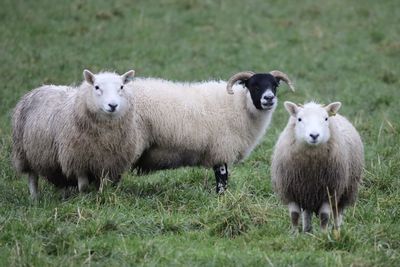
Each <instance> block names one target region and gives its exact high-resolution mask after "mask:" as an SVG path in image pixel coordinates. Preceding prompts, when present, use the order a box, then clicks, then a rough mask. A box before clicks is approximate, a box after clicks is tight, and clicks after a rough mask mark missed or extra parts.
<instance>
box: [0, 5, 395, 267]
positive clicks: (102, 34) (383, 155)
mask: <svg viewBox="0 0 400 267" xmlns="http://www.w3.org/2000/svg"><path fill="white" fill-rule="evenodd" d="M268 2H269V3H267V1H263V0H249V1H239V0H232V1H211V0H206V1H195V0H188V1H184V0H165V1H144V0H140V1H128V0H123V1H106V0H103V1H94V0H91V1H83V0H72V1H57V3H56V2H55V1H50V0H40V1H39V0H38V1H22V0H1V9H0V62H1V63H0V75H1V83H2V89H1V90H0V146H1V150H0V266H7V265H10V266H46V265H55V266H60V265H61V266H69V265H104V266H127V265H150V266H154V265H157V266H159V265H182V266H196V265H205V266H233V265H236V266H269V265H271V266H287V265H291V266H350V265H352V266H399V265H400V189H399V188H400V177H399V174H400V152H399V144H400V134H399V131H400V120H399V118H400V108H399V105H398V102H399V101H398V99H400V88H399V87H400V79H399V75H400V73H399V70H400V69H399V62H400V37H399V36H400V27H399V25H400V16H399V12H400V6H399V3H398V1H396V0H387V1H386V0H382V1H373V0H365V1H355V0H350V1H344V0H338V1H318V2H316V1H311V0H309V1H289V0H284V1H268ZM84 68H90V69H91V70H93V71H95V72H96V71H99V70H102V69H110V70H116V71H118V72H120V73H122V72H124V71H126V70H128V69H131V68H134V69H135V70H136V72H137V75H138V76H155V77H161V78H166V79H172V80H187V81H193V80H206V79H228V78H229V77H230V76H231V75H232V74H234V73H236V72H238V71H241V70H253V71H264V72H265V71H269V70H273V69H279V70H282V71H284V72H286V73H288V74H289V76H290V77H291V78H293V79H294V81H295V82H296V87H297V89H298V90H297V91H296V93H295V94H292V93H290V92H288V89H287V87H285V86H282V87H281V89H280V92H279V98H280V105H279V107H278V109H277V111H276V113H275V115H274V119H273V122H272V125H271V128H270V130H269V132H268V133H267V135H266V136H265V137H264V139H263V141H262V143H261V145H259V146H258V147H257V149H255V151H254V152H253V153H252V155H251V156H250V158H249V159H248V160H246V161H245V162H244V163H241V164H238V165H236V166H234V167H233V168H231V176H230V182H229V192H228V193H227V194H226V195H225V196H222V197H217V196H216V195H215V193H214V177H213V172H212V171H211V170H206V169H203V168H186V169H179V170H174V171H164V172H158V173H155V174H153V175H149V176H143V177H137V176H135V175H134V174H126V175H125V176H124V179H123V181H122V183H121V184H120V186H118V187H117V188H112V187H109V186H108V187H106V188H105V190H104V191H102V192H99V193H97V192H91V193H89V194H86V195H74V196H73V197H71V198H70V199H68V200H64V201H63V200H61V199H60V196H59V192H57V191H56V190H55V189H54V188H53V187H52V186H50V185H48V184H46V183H43V182H42V183H41V184H40V190H41V198H40V200H39V201H38V203H32V202H31V201H30V199H29V196H28V188H27V182H26V178H25V177H23V178H21V177H18V176H17V175H16V174H15V172H14V171H13V169H12V167H11V165H10V151H11V138H10V134H11V129H10V113H11V110H12V108H13V107H14V105H15V104H16V102H17V101H18V99H19V97H20V96H22V95H23V94H24V93H26V92H27V91H28V90H30V89H32V88H35V87H37V86H39V85H41V84H44V83H53V84H73V83H78V82H80V81H81V79H82V70H83V69H84ZM312 99H315V100H318V101H320V102H323V103H328V102H330V101H336V100H338V101H342V103H343V106H342V109H341V114H343V115H345V116H347V117H348V118H349V119H350V120H351V121H352V122H353V123H354V125H355V126H356V128H357V129H358V130H359V131H360V133H361V136H362V138H363V141H364V143H365V156H366V170H365V178H364V182H363V184H362V186H361V188H360V193H359V200H358V202H357V205H356V207H355V208H354V209H352V208H351V209H348V210H347V213H346V217H345V225H344V227H343V229H342V231H341V235H340V237H339V238H334V237H333V235H331V234H328V235H324V234H322V233H320V232H319V231H318V230H317V231H314V235H304V234H302V235H298V236H293V235H290V234H289V229H290V225H289V218H288V214H287V210H286V208H285V207H283V206H282V205H281V204H280V203H279V201H278V200H277V198H276V196H275V195H274V194H273V192H272V190H271V184H270V175H269V165H270V157H271V152H272V149H273V145H274V143H275V141H276V139H277V137H278V134H279V132H280V131H281V130H282V129H283V127H284V125H285V124H286V121H287V117H288V115H287V113H286V111H284V108H283V105H282V103H283V101H284V100H291V101H295V102H304V101H306V100H312ZM314 220H315V219H314ZM314 223H315V225H314V226H315V227H317V222H316V221H314Z"/></svg>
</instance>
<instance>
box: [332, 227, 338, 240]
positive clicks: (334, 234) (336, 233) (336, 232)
mask: <svg viewBox="0 0 400 267" xmlns="http://www.w3.org/2000/svg"><path fill="white" fill-rule="evenodd" d="M333 238H335V240H339V239H340V230H338V229H333Z"/></svg>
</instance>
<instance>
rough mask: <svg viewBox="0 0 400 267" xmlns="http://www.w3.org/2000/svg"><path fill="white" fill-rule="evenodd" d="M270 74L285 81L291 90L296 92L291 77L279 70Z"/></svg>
mask: <svg viewBox="0 0 400 267" xmlns="http://www.w3.org/2000/svg"><path fill="white" fill-rule="evenodd" d="M270 74H271V75H272V76H274V77H277V78H279V79H281V80H283V81H284V82H285V83H287V85H288V86H289V88H290V89H291V90H292V91H293V92H294V85H293V83H292V81H291V80H290V79H289V77H288V76H287V75H286V74H285V73H283V72H281V71H279V70H273V71H271V72H270Z"/></svg>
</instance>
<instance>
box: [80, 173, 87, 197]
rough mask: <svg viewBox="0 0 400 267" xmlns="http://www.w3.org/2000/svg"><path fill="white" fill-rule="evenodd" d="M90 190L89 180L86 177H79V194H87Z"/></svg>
mask: <svg viewBox="0 0 400 267" xmlns="http://www.w3.org/2000/svg"><path fill="white" fill-rule="evenodd" d="M88 189H89V179H88V177H87V176H86V175H79V176H78V190H79V192H81V193H82V192H86V191H87V190H88Z"/></svg>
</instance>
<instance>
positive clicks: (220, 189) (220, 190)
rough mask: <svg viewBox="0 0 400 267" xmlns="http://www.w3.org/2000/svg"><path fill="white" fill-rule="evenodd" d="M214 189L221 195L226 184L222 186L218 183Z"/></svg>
mask: <svg viewBox="0 0 400 267" xmlns="http://www.w3.org/2000/svg"><path fill="white" fill-rule="evenodd" d="M216 189H217V190H216V191H217V194H218V195H223V194H224V193H225V191H226V186H224V185H223V184H222V183H218V184H217V188H216Z"/></svg>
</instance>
